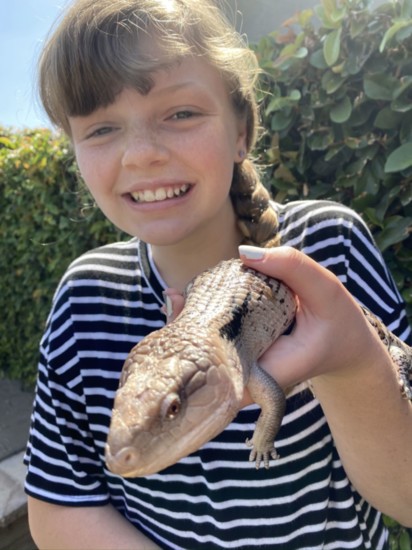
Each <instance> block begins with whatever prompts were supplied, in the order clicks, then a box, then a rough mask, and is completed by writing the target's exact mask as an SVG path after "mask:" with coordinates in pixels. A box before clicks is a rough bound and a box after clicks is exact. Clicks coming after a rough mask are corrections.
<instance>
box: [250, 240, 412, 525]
mask: <svg viewBox="0 0 412 550" xmlns="http://www.w3.org/2000/svg"><path fill="white" fill-rule="evenodd" d="M260 250H261V251H262V249H260ZM243 259H244V258H243ZM244 260H245V263H247V264H248V265H250V266H251V267H253V268H255V269H259V270H260V271H263V272H264V273H267V274H268V275H270V276H272V277H276V278H279V279H281V280H283V281H284V282H285V283H286V284H288V285H289V286H290V287H291V289H292V290H293V291H294V292H295V293H296V295H297V297H298V301H299V308H298V313H297V318H296V326H295V329H294V331H293V333H292V335H290V336H284V337H281V338H280V339H279V340H278V341H277V342H276V343H275V344H274V345H273V346H272V347H271V348H270V349H269V350H268V352H266V353H265V354H264V356H263V357H262V360H261V364H262V366H263V367H264V368H265V369H266V370H268V371H269V372H270V373H271V374H272V375H273V377H274V378H276V380H277V381H278V382H279V383H280V384H281V385H282V386H283V387H287V386H290V385H293V384H296V383H298V382H301V381H305V380H311V384H312V387H313V390H314V393H315V394H316V397H317V398H318V399H319V401H320V403H321V405H322V407H323V410H324V412H325V415H326V417H327V420H328V423H329V426H330V429H331V431H332V434H333V437H334V440H335V444H336V446H337V449H338V452H339V455H340V457H341V460H342V463H343V465H344V467H345V469H346V471H347V473H348V476H349V478H350V479H351V482H352V483H353V484H354V486H355V487H356V488H357V490H358V491H359V493H360V494H362V496H363V497H364V498H365V499H366V500H367V501H368V502H370V503H371V504H372V505H373V506H375V507H376V508H378V509H379V510H381V511H382V512H384V513H387V514H388V515H390V516H392V517H393V518H395V519H397V520H398V521H400V522H401V523H403V524H404V525H407V526H408V525H412V478H411V475H410V472H411V471H412V404H411V403H410V402H408V401H407V400H405V399H402V397H401V393H400V389H399V385H398V380H397V375H396V368H395V365H394V364H393V362H392V359H391V357H390V355H389V354H388V352H387V350H386V348H385V347H384V346H383V345H382V343H381V341H380V339H379V338H378V336H377V334H376V332H375V331H374V330H373V328H372V327H371V326H370V324H369V323H368V322H367V320H366V319H365V317H364V315H363V313H362V311H361V309H360V307H359V306H358V305H357V304H356V302H355V300H354V299H353V298H352V296H351V295H350V294H349V292H348V291H347V290H346V289H345V288H344V286H343V285H342V284H341V283H340V282H339V280H338V279H337V278H336V277H335V276H334V275H333V274H332V273H331V272H329V271H328V270H326V269H324V268H323V267H321V266H320V265H319V264H317V263H316V262H314V261H313V260H311V259H310V258H308V257H307V256H305V255H304V254H302V253H300V252H298V251H296V250H294V249H290V248H286V247H283V248H278V249H272V250H265V251H263V257H262V258H261V259H255V260H246V259H244Z"/></svg>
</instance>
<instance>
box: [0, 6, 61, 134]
mask: <svg viewBox="0 0 412 550" xmlns="http://www.w3.org/2000/svg"><path fill="white" fill-rule="evenodd" d="M65 3H66V0H0V126H11V127H14V128H18V129H22V128H27V127H28V128H40V127H44V126H48V124H49V123H48V121H47V118H46V116H45V115H44V114H43V113H42V110H41V108H40V107H39V106H38V103H36V93H35V79H36V63H37V58H38V55H39V53H40V51H41V45H42V41H43V40H44V38H45V36H46V35H47V33H48V31H49V29H50V27H51V25H52V24H53V22H54V20H55V18H56V17H57V16H58V14H59V13H60V11H61V9H62V7H63V6H64V5H65Z"/></svg>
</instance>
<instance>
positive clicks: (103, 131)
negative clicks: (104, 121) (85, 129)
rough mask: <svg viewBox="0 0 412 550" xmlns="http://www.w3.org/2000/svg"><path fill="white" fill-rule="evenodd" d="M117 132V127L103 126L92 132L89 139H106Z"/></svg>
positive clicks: (88, 136)
mask: <svg viewBox="0 0 412 550" xmlns="http://www.w3.org/2000/svg"><path fill="white" fill-rule="evenodd" d="M116 130H117V128H116V127H115V126H102V127H100V128H96V129H95V130H93V131H92V132H90V134H88V135H87V139H91V138H99V137H104V136H107V135H109V134H111V133H113V132H115V131H116Z"/></svg>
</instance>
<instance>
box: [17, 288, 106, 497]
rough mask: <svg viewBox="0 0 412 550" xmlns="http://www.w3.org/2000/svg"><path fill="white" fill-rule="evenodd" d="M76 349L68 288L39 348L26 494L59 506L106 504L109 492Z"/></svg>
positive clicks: (62, 291)
mask: <svg viewBox="0 0 412 550" xmlns="http://www.w3.org/2000/svg"><path fill="white" fill-rule="evenodd" d="M76 344H77V343H76V334H75V331H74V327H73V322H72V315H71V311H70V289H69V287H68V286H64V285H63V286H61V288H60V289H59V290H58V292H57V294H56V298H55V301H54V306H53V308H52V312H51V315H50V316H49V320H48V323H47V327H46V331H45V333H44V336H43V339H42V342H41V345H40V362H39V369H38V381H37V387H36V394H35V402H34V408H33V413H32V419H31V427H30V433H29V442H28V445H27V450H26V455H25V464H26V465H27V467H28V470H27V477H26V484H25V490H26V492H27V494H29V495H31V496H33V497H36V498H38V499H40V500H44V501H47V502H50V503H55V504H64V505H77V506H79V505H82V504H83V505H100V504H101V505H103V504H105V503H106V502H107V501H108V494H107V487H106V482H105V479H104V477H103V474H102V472H103V468H102V458H101V457H99V453H98V451H97V450H96V445H95V443H94V441H93V438H92V435H91V430H90V426H89V421H88V415H87V411H86V405H85V396H84V390H83V385H82V376H81V369H80V359H79V353H78V350H77V345H76Z"/></svg>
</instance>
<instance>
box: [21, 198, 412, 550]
mask: <svg viewBox="0 0 412 550" xmlns="http://www.w3.org/2000/svg"><path fill="white" fill-rule="evenodd" d="M275 208H276V209H277V210H278V212H279V217H280V231H281V236H282V243H283V244H288V245H291V246H294V247H296V248H298V249H300V250H302V251H303V252H305V253H306V254H308V255H309V256H311V257H312V258H314V259H315V260H316V261H317V262H319V263H320V264H322V265H323V266H325V267H327V268H328V269H330V270H331V271H333V272H334V273H335V274H336V275H337V276H338V277H339V279H340V280H341V281H342V282H343V283H344V284H345V285H346V287H347V288H348V289H349V291H350V292H351V293H352V294H353V296H354V297H355V298H356V299H357V300H358V301H359V302H361V303H362V304H363V305H365V306H367V307H368V308H370V309H371V310H372V311H373V312H374V313H375V314H376V315H378V316H379V317H381V318H382V319H383V321H384V322H385V324H386V325H387V326H388V327H389V328H390V329H391V330H392V331H393V332H394V333H395V334H397V335H398V336H400V337H401V338H403V339H405V340H406V339H408V338H410V329H409V328H408V325H407V319H406V316H405V312H404V309H403V304H402V300H401V298H400V296H399V293H398V291H397V290H396V288H395V285H394V283H393V281H392V279H391V277H390V275H389V274H388V271H387V269H386V267H385V265H384V263H383V261H382V258H381V255H380V253H379V251H378V250H377V249H376V247H375V245H374V243H373V240H372V238H371V236H370V233H369V231H368V230H367V229H366V227H365V225H364V224H363V222H362V221H361V219H360V218H359V217H358V216H357V215H356V214H354V213H353V212H352V211H350V210H348V209H347V208H345V207H343V206H340V205H337V204H335V203H331V202H326V201H325V202H312V201H301V202H295V203H290V204H288V205H285V206H280V205H275ZM164 286H165V285H164V282H163V281H162V280H161V277H160V276H159V273H158V272H157V270H156V267H155V265H154V264H153V261H152V258H151V253H150V247H147V246H145V245H144V244H143V243H139V241H138V240H136V239H132V240H131V241H129V242H125V243H118V244H113V245H109V246H105V247H102V248H99V249H96V250H94V251H91V252H89V253H87V254H84V255H83V256H81V257H80V258H78V259H77V260H76V261H74V262H73V263H72V264H71V266H70V267H69V269H68V270H67V272H66V274H65V276H64V277H63V280H62V282H61V284H60V285H59V287H58V289H57V292H56V294H55V297H54V301H53V307H52V311H51V314H50V316H49V319H48V323H47V329H46V331H45V334H44V337H43V339H42V342H41V361H40V365H39V378H38V385H37V393H36V400H35V407H34V411H33V417H32V426H31V432H30V440H29V444H28V447H27V454H26V463H27V465H28V475H27V480H26V491H27V493H28V494H29V495H32V496H34V497H36V498H38V499H41V500H45V501H48V502H51V503H55V504H62V505H67V506H82V505H84V506H91V505H96V506H98V505H103V504H106V503H108V502H110V503H112V504H113V505H114V506H115V507H116V508H117V509H118V510H119V511H120V512H121V513H122V514H123V515H124V516H125V517H127V518H128V519H129V520H130V521H131V522H132V523H133V524H134V525H135V526H136V527H137V528H138V529H139V530H141V531H143V532H144V533H146V534H147V535H148V536H149V537H151V538H153V539H154V540H156V541H157V542H158V543H159V544H160V545H161V546H162V547H164V548H173V549H182V548H184V549H189V550H192V549H197V548H199V549H200V548H201V549H207V550H209V549H218V548H219V549H222V548H225V549H228V548H239V549H247V548H256V547H259V548H266V549H269V548H270V549H271V550H274V549H275V548H279V549H280V548H281V549H287V550H293V549H298V550H303V549H318V548H319V549H320V548H323V549H329V550H332V549H337V550H342V549H346V548H351V549H364V548H371V549H373V550H378V549H381V548H386V547H387V533H386V531H385V529H384V527H383V524H382V521H381V517H380V514H379V513H378V512H377V511H376V510H374V509H373V508H372V507H371V506H370V505H369V504H368V503H367V502H365V501H364V500H363V499H362V498H361V497H360V495H359V494H358V493H357V492H356V490H355V488H354V487H353V486H352V485H351V483H350V482H349V480H348V478H347V476H346V474H345V471H344V469H343V467H342V464H341V461H340V458H339V455H338V453H337V451H336V448H335V446H334V442H333V439H332V436H331V433H330V430H329V427H328V424H327V421H326V418H325V416H324V415H323V413H322V410H321V407H320V405H319V403H318V401H317V400H316V399H315V398H314V397H313V395H312V394H311V393H309V391H307V390H306V389H305V388H304V387H303V386H302V387H297V388H295V390H294V391H293V392H292V394H291V395H290V396H289V397H288V400H287V411H286V415H285V418H284V421H283V424H282V427H281V430H280V432H279V434H278V436H277V440H276V447H277V449H278V451H279V453H280V455H281V458H280V459H279V460H278V461H276V463H274V465H273V466H271V468H270V470H268V471H267V470H264V469H260V470H258V471H256V469H255V468H254V467H253V465H251V464H250V463H249V462H248V454H249V450H248V449H247V447H246V446H245V439H246V438H247V437H249V436H250V434H251V432H252V431H253V426H254V423H255V422H256V419H257V416H258V414H259V409H258V408H257V407H256V406H254V405H253V406H249V407H247V408H245V409H243V410H242V411H240V413H239V414H238V416H237V417H236V418H235V420H234V421H233V422H232V423H231V424H230V425H229V426H228V427H227V428H226V429H225V430H224V431H223V433H222V434H220V435H219V436H218V437H216V438H215V439H214V440H213V441H210V442H209V443H207V444H206V445H205V446H204V447H202V448H201V449H200V450H199V451H197V452H196V453H194V454H192V455H190V456H189V457H187V458H185V459H182V460H181V461H180V462H179V463H177V464H176V465H174V466H172V467H170V468H168V469H166V470H164V471H162V472H160V473H158V474H155V475H152V476H149V477H147V478H136V479H122V478H121V477H119V476H116V475H113V474H111V473H110V472H109V471H108V470H107V469H106V467H105V463H104V445H105V441H106V436H107V433H108V426H109V422H110V415H111V408H112V404H113V398H114V393H115V391H116V389H117V385H118V379H119V375H120V370H121V367H122V364H123V361H124V359H125V357H126V355H127V354H128V352H129V351H130V349H131V348H132V347H133V346H134V345H135V344H136V342H137V341H139V340H140V339H141V338H143V337H144V336H146V335H147V334H148V333H150V332H151V331H152V330H154V329H158V328H160V327H162V326H163V324H164V316H163V315H162V313H161V312H160V306H161V305H162V294H161V293H162V289H163V288H164ZM165 452H167V449H165Z"/></svg>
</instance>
